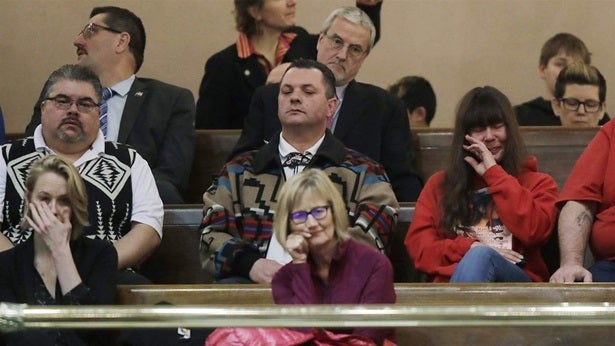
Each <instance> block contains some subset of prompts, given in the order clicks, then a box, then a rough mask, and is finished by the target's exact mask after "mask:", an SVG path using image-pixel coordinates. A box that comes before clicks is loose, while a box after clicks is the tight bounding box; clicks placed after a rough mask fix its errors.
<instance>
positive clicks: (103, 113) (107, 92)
mask: <svg viewBox="0 0 615 346" xmlns="http://www.w3.org/2000/svg"><path fill="white" fill-rule="evenodd" d="M111 96H113V90H111V88H103V97H102V102H101V104H100V130H101V131H102V133H103V135H104V136H105V138H107V100H109V99H110V98H111Z"/></svg>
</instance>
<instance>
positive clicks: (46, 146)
mask: <svg viewBox="0 0 615 346" xmlns="http://www.w3.org/2000/svg"><path fill="white" fill-rule="evenodd" d="M43 94H44V96H45V98H44V101H43V102H42V104H41V110H42V118H41V125H39V126H38V127H37V128H36V130H35V131H34V136H32V137H27V138H24V139H21V140H17V141H14V142H12V143H8V144H5V145H3V146H2V147H1V152H2V158H1V159H0V205H2V206H3V208H2V213H1V214H0V221H2V235H0V250H4V249H7V248H9V247H11V246H13V245H14V244H18V243H21V242H23V241H24V240H26V239H28V237H30V236H31V233H32V232H31V230H28V231H22V230H20V228H19V222H20V220H21V218H22V213H23V207H24V194H25V192H26V191H25V179H26V177H27V175H28V171H29V169H30V166H31V164H32V163H33V162H34V161H36V160H37V159H38V158H40V157H42V156H45V155H48V154H56V155H58V156H61V157H63V158H65V159H67V160H69V161H71V162H73V164H74V165H75V167H77V169H78V170H79V172H80V174H81V176H82V178H83V180H84V181H85V185H86V188H87V192H88V213H89V223H90V225H89V226H88V227H86V229H85V230H84V234H85V235H86V236H88V237H90V238H100V239H106V240H108V241H111V242H113V243H114V245H115V248H116V250H117V252H118V266H119V269H122V270H120V272H119V278H118V282H119V283H145V282H147V279H146V278H144V277H141V276H139V275H138V274H136V273H135V272H134V271H132V270H130V269H129V268H131V267H136V266H137V265H138V264H139V263H141V262H142V261H144V260H145V259H146V258H147V257H148V256H149V255H150V254H151V253H152V252H153V251H154V250H155V249H156V247H157V246H158V245H159V244H160V240H161V238H162V218H163V208H162V201H161V200H160V197H159V195H158V190H157V189H156V183H155V182H154V178H153V175H152V172H151V170H150V168H149V166H148V165H147V162H145V160H144V159H143V158H142V157H141V156H140V155H139V154H138V153H137V152H136V151H135V150H133V149H131V148H129V147H127V146H124V145H121V144H118V143H115V142H105V140H104V137H103V135H102V132H100V124H99V116H100V106H101V105H100V103H101V96H102V87H101V84H100V81H99V80H98V77H97V76H96V75H95V74H94V73H93V72H92V71H91V70H89V69H88V68H86V67H82V66H78V65H65V66H62V67H61V68H59V69H58V70H56V71H54V72H53V73H52V74H51V75H50V76H49V79H48V80H47V82H46V83H45V86H44V89H43Z"/></svg>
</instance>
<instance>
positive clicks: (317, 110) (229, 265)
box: [201, 59, 399, 283]
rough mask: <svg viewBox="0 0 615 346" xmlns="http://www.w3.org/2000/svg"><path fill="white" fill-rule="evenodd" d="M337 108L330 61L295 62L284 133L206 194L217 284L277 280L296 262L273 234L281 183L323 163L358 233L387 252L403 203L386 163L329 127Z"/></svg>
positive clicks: (286, 90) (206, 248)
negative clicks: (278, 274) (286, 266)
mask: <svg viewBox="0 0 615 346" xmlns="http://www.w3.org/2000/svg"><path fill="white" fill-rule="evenodd" d="M336 106H337V99H336V96H335V77H334V76H333V73H332V72H331V71H330V70H329V69H328V68H327V67H326V66H325V65H323V64H321V63H318V62H315V61H312V60H303V59H300V60H297V61H295V62H293V63H292V64H291V65H290V67H289V68H288V70H287V71H286V72H285V74H284V77H283V78H282V82H281V86H280V93H279V97H278V109H279V112H278V116H279V118H280V122H281V124H282V131H281V132H280V133H278V134H277V135H275V136H273V138H271V140H270V141H269V143H267V144H266V145H264V146H263V147H261V148H260V149H258V150H255V151H250V152H247V153H243V154H240V155H238V156H236V157H234V158H233V159H232V160H231V161H230V162H228V163H227V164H226V165H225V166H224V167H223V168H222V170H221V172H220V176H219V177H218V178H217V179H216V180H215V181H214V183H213V184H212V186H211V187H210V188H209V189H208V190H207V192H205V194H204V195H203V201H204V204H205V205H204V218H203V224H202V235H201V258H202V263H203V266H204V267H206V268H208V269H209V270H210V271H212V272H213V274H214V275H215V277H216V279H217V282H219V283H249V282H258V283H270V282H271V279H272V277H273V275H274V274H275V272H276V271H277V270H278V269H279V268H280V267H281V266H282V265H283V264H285V263H286V262H288V261H290V256H288V253H286V251H285V250H284V249H283V248H282V246H281V245H280V244H279V242H278V241H277V240H276V239H275V237H274V235H273V230H272V225H273V218H274V216H275V209H276V203H277V196H278V193H279V191H280V189H281V187H282V185H283V184H284V183H285V181H286V180H287V179H288V178H290V176H292V175H294V174H297V173H299V172H301V171H302V170H303V169H304V168H306V167H311V168H314V167H316V168H321V169H322V170H324V171H325V172H326V173H327V174H328V175H329V177H330V178H331V180H332V181H333V182H334V183H335V184H336V186H337V187H338V188H339V190H340V192H341V194H342V196H343V198H344V200H345V201H346V205H347V210H348V217H349V220H350V224H351V234H352V235H353V236H354V237H355V238H357V239H361V240H363V241H365V242H368V243H370V244H372V245H374V246H375V247H377V248H379V249H380V250H381V251H383V252H386V250H387V249H388V238H389V237H390V235H391V231H392V230H393V228H394V226H395V223H396V221H397V210H398V209H399V204H398V202H397V200H396V199H395V194H394V193H393V190H392V188H391V184H390V183H389V180H388V177H387V176H386V174H385V172H384V169H383V168H382V166H381V165H380V164H379V163H377V162H375V161H373V160H372V159H370V158H368V157H367V156H365V155H363V154H361V153H359V152H357V151H354V150H352V149H348V148H346V147H344V145H343V144H342V143H341V142H340V141H339V140H337V139H336V138H335V137H334V136H333V135H332V134H331V132H330V131H329V130H328V128H327V124H328V120H329V119H330V118H331V117H332V116H333V114H334V112H335V109H336Z"/></svg>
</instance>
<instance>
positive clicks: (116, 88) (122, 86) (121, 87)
mask: <svg viewBox="0 0 615 346" xmlns="http://www.w3.org/2000/svg"><path fill="white" fill-rule="evenodd" d="M135 78H136V76H135V75H134V74H133V75H131V76H130V77H128V78H126V79H124V80H123V81H121V82H118V83H115V85H112V86H111V90H113V92H115V93H116V94H118V95H120V96H122V97H124V96H126V94H128V92H129V91H130V88H131V87H132V83H134V81H135Z"/></svg>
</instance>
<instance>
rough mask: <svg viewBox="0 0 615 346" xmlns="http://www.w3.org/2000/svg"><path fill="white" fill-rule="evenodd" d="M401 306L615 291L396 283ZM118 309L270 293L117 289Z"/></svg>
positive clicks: (227, 301) (612, 297)
mask: <svg viewBox="0 0 615 346" xmlns="http://www.w3.org/2000/svg"><path fill="white" fill-rule="evenodd" d="M395 293H396V294H397V304H401V305H417V306H431V305H468V304H470V305H489V304H556V303H603V302H615V286H613V285H612V284H606V283H592V284H581V283H579V284H550V283H490V284H483V283H480V284H434V283H396V284H395ZM116 301H117V304H122V305H154V304H156V303H158V302H161V301H166V302H168V303H171V304H174V305H270V304H273V297H272V295H271V287H270V286H269V285H260V284H247V285H246V284H244V285H221V284H220V285H218V284H211V285H207V284H205V285H142V286H130V285H120V286H118V291H117V297H116Z"/></svg>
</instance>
